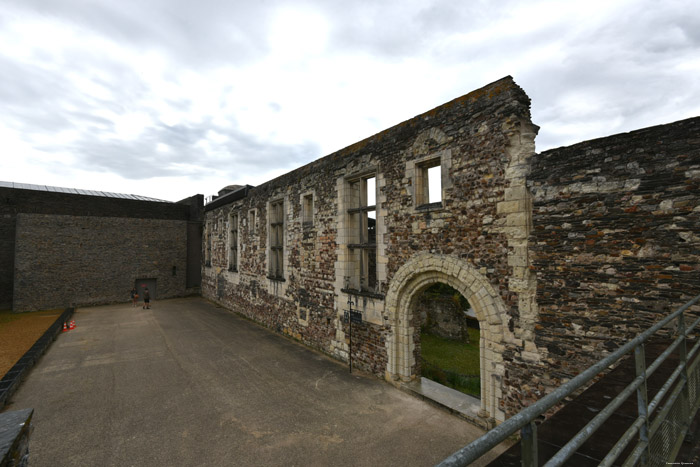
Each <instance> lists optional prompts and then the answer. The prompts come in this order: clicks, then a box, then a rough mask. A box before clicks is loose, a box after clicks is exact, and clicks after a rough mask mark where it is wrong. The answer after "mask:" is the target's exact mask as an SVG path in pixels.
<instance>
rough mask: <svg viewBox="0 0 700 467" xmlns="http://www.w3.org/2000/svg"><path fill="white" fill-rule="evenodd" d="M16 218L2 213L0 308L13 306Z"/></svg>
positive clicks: (0, 232) (0, 216) (0, 235)
mask: <svg viewBox="0 0 700 467" xmlns="http://www.w3.org/2000/svg"><path fill="white" fill-rule="evenodd" d="M16 220H17V219H16V217H15V216H14V215H12V214H10V213H2V214H0V310H9V309H11V308H12V284H13V283H14V268H15V224H16Z"/></svg>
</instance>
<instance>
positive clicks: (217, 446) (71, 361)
mask: <svg viewBox="0 0 700 467" xmlns="http://www.w3.org/2000/svg"><path fill="white" fill-rule="evenodd" d="M74 319H75V321H76V324H77V328H76V329H75V330H73V331H70V332H68V333H63V334H61V335H59V337H58V339H57V340H56V342H54V344H53V345H52V347H51V348H50V350H49V351H48V352H47V354H46V355H45V356H44V357H43V358H42V359H41V361H40V362H39V364H38V365H37V366H36V367H35V368H34V369H33V370H32V372H31V373H30V375H29V377H28V378H27V380H26V381H25V382H24V383H23V384H22V387H21V388H20V389H19V391H18V392H17V393H16V394H15V396H14V397H13V398H12V401H11V404H10V405H9V406H8V407H6V409H5V410H17V409H22V408H29V407H32V408H34V409H35V415H34V426H35V430H34V433H33V435H32V438H31V443H30V450H31V457H30V460H31V465H32V466H33V467H37V466H62V465H66V466H67V465H71V466H74V465H80V466H97V465H99V466H125V465H139V466H140V465H149V466H160V465H168V466H177V465H183V466H185V465H187V466H189V465H222V466H224V465H225V466H231V465H242V466H246V465H264V466H274V465H284V466H294V465H297V466H302V465H303V466H307V465H320V466H325V465H334V466H338V465H342V466H345V465H357V466H385V465H386V466H390V465H395V466H423V465H425V466H427V465H434V464H435V463H436V462H438V461H440V460H442V459H443V458H444V457H446V456H447V455H449V454H451V453H452V452H454V451H455V450H457V449H459V448H460V447H462V446H464V445H465V444H467V443H468V442H470V441H471V440H473V439H475V438H476V437H478V436H479V435H480V434H481V433H482V432H481V430H479V429H477V428H475V427H473V426H472V425H469V424H467V423H466V422H464V421H463V420H461V419H459V418H457V417H455V416H453V415H449V414H447V413H445V412H443V411H442V410H440V409H437V408H435V407H433V406H432V405H429V404H428V403H426V402H423V401H421V400H418V399H417V398H414V397H413V396H410V395H408V394H406V393H404V392H401V391H400V390H398V389H396V388H394V387H393V386H391V385H389V384H387V383H385V382H383V381H380V380H377V379H376V378H373V377H371V376H367V375H359V374H354V373H353V374H352V375H350V374H349V373H348V370H347V367H346V366H344V365H341V364H340V363H338V362H336V361H334V360H331V359H329V358H327V357H325V356H323V355H321V354H318V353H316V352H313V351H310V350H308V349H307V348H305V347H303V346H301V345H299V344H297V343H295V342H292V341H290V340H288V339H285V338H283V337H281V336H278V335H275V334H272V333H270V332H269V331H267V330H265V329H263V328H261V327H258V326H257V325H255V324H252V323H251V322H249V321H247V320H244V319H242V318H240V317H238V316H236V315H234V314H232V313H230V312H227V311H225V310H224V309H221V308H217V307H216V306H215V305H212V304H210V303H208V302H206V301H204V300H201V299H196V298H193V299H181V300H168V301H161V302H157V303H155V306H154V308H153V309H151V310H143V309H141V308H131V305H130V304H129V305H115V306H105V307H95V308H86V309H79V310H77V311H76V313H75V315H74Z"/></svg>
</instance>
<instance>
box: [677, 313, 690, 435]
mask: <svg viewBox="0 0 700 467" xmlns="http://www.w3.org/2000/svg"><path fill="white" fill-rule="evenodd" d="M678 334H679V335H680V336H681V337H682V339H683V340H682V341H681V343H680V345H679V346H678V361H679V364H680V365H681V366H682V368H683V369H682V370H681V384H682V385H683V390H682V391H681V399H682V400H681V407H682V408H683V410H682V413H683V414H688V416H689V415H690V414H691V413H692V412H691V410H690V391H689V390H690V388H689V386H688V347H687V343H688V336H687V335H686V333H685V313H681V314H680V315H679V316H678ZM688 416H684V417H683V420H682V421H681V426H682V427H683V430H687V429H688V428H689V427H690V422H691V421H692V418H688Z"/></svg>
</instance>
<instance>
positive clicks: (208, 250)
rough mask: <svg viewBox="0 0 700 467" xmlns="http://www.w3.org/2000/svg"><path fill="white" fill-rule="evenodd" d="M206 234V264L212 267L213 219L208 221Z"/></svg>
mask: <svg viewBox="0 0 700 467" xmlns="http://www.w3.org/2000/svg"><path fill="white" fill-rule="evenodd" d="M205 235H206V239H207V240H206V245H205V247H204V248H205V251H204V266H205V267H208V268H210V267H211V248H212V246H211V244H212V238H211V237H212V221H208V222H207V227H206V230H205Z"/></svg>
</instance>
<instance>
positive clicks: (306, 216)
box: [299, 190, 317, 228]
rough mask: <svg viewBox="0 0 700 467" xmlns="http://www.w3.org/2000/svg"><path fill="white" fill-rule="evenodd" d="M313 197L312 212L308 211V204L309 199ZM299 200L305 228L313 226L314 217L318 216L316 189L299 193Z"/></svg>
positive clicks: (302, 222)
mask: <svg viewBox="0 0 700 467" xmlns="http://www.w3.org/2000/svg"><path fill="white" fill-rule="evenodd" d="M309 198H310V199H311V206H310V210H311V212H308V211H307V210H308V209H309V206H308V205H307V200H309ZM299 202H300V204H301V224H302V226H303V227H304V228H308V227H312V226H313V225H314V219H315V218H316V213H317V209H316V193H315V192H314V190H310V191H306V192H304V193H301V194H300V195H299Z"/></svg>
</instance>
